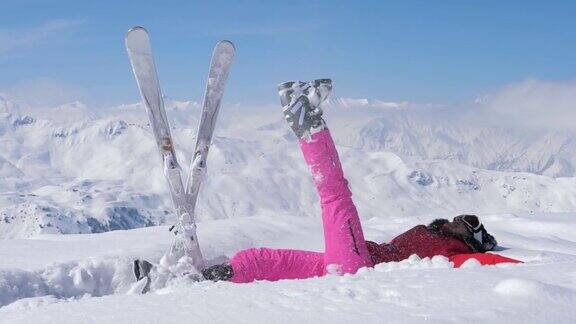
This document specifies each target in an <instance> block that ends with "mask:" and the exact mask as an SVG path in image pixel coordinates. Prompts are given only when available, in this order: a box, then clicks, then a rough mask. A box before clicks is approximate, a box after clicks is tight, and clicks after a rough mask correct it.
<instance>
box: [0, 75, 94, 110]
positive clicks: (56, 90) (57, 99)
mask: <svg viewBox="0 0 576 324" xmlns="http://www.w3.org/2000/svg"><path fill="white" fill-rule="evenodd" d="M0 92H2V93H5V94H6V95H7V96H8V98H10V99H12V100H15V101H16V102H17V103H18V104H20V105H23V106H25V107H50V106H57V105H62V104H65V103H69V102H73V101H78V100H79V101H86V100H87V99H88V97H89V96H88V94H87V92H86V91H85V90H84V89H82V88H80V87H78V86H75V85H71V84H67V83H64V82H61V81H58V80H55V79H52V78H35V79H30V80H26V81H22V82H20V83H18V84H16V85H14V86H12V87H9V88H4V89H0Z"/></svg>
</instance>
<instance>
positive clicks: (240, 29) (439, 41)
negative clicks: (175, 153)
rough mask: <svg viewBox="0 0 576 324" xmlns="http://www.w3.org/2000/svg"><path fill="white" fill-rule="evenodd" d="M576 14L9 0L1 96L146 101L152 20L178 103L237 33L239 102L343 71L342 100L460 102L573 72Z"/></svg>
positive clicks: (413, 6)
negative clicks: (137, 28) (143, 88)
mask: <svg viewBox="0 0 576 324" xmlns="http://www.w3.org/2000/svg"><path fill="white" fill-rule="evenodd" d="M574 17H576V1H527V0H524V1H500V0H495V1H491V0H485V1H475V0H467V1H466V0H461V1H451V0H444V1H442V0H436V1H432V0H427V1H426V0H422V1H412V0H405V1H311V0H309V1H299V0H291V1H216V0H212V1H145V0H140V1H78V0H74V1H67V0H63V1H38V0H37V1H29V0H19V1H11V0H5V1H2V10H1V11H0V92H2V91H4V92H8V93H9V92H10V91H13V92H19V93H20V94H22V93H31V96H33V94H32V93H33V92H35V91H36V90H37V92H38V93H40V94H43V96H46V97H47V98H46V100H48V101H49V100H56V101H57V100H68V99H69V98H71V97H74V96H78V97H80V99H83V100H86V101H88V102H90V103H93V104H102V105H104V104H115V103H127V102H134V101H137V100H138V99H139V98H138V92H137V89H136V85H135V82H134V80H133V76H132V74H131V71H130V66H129V63H128V59H127V56H126V53H125V50H124V44H123V37H124V34H125V32H126V31H127V30H128V29H129V28H130V27H131V26H133V25H142V26H145V27H146V28H147V29H148V30H149V31H150V33H151V37H152V42H153V48H154V51H155V55H156V61H157V64H158V70H159V75H160V81H161V82H162V88H163V90H164V93H166V94H167V95H168V96H170V97H173V98H176V99H192V100H199V99H200V98H201V97H202V92H203V88H204V84H205V78H206V73H207V68H208V62H209V59H210V53H211V51H212V47H213V45H214V44H215V43H216V42H217V41H218V40H220V39H230V40H232V41H234V42H235V44H236V47H237V50H238V53H237V57H236V62H235V66H234V68H233V70H232V72H231V78H230V83H229V87H228V91H227V93H226V100H227V101H229V102H240V103H247V104H264V103H271V102H276V100H277V99H276V93H275V85H276V84H277V83H279V82H281V81H284V80H287V79H313V78H319V77H331V78H333V79H334V85H335V93H336V95H338V96H345V97H355V98H360V97H366V98H377V99H384V100H409V101H420V102H435V103H453V102H459V101H466V100H470V99H471V98H473V97H474V96H477V95H479V94H482V93H485V92H489V91H493V90H494V89H498V88H500V87H502V86H504V85H506V84H509V83H513V82H519V81H522V80H525V79H527V78H536V79H540V80H550V81H562V80H574V79H575V76H576V60H575V59H574V55H575V54H574V53H576V48H575V47H576V42H575V40H576V37H575V36H576V19H574ZM36 88H43V90H42V89H36ZM59 94H60V97H59ZM50 96H53V97H54V98H52V99H50V98H48V97H50ZM38 100H42V98H40V99H38Z"/></svg>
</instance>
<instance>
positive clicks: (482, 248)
mask: <svg viewBox="0 0 576 324" xmlns="http://www.w3.org/2000/svg"><path fill="white" fill-rule="evenodd" d="M428 228H429V229H430V230H432V231H436V232H439V233H440V234H443V235H446V236H451V237H455V238H458V239H460V240H462V241H463V242H464V243H466V245H468V246H469V247H470V248H471V249H472V250H473V251H474V252H486V251H490V250H492V249H493V248H494V247H496V244H497V242H496V239H494V237H493V236H492V235H490V234H488V232H487V231H486V229H485V228H484V225H482V223H481V222H480V219H479V218H478V216H476V215H459V216H456V217H454V219H453V220H452V221H451V222H450V221H448V220H447V219H437V220H435V221H434V222H432V223H431V224H430V225H428Z"/></svg>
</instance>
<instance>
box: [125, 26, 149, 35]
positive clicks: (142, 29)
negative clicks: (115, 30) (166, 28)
mask: <svg viewBox="0 0 576 324" xmlns="http://www.w3.org/2000/svg"><path fill="white" fill-rule="evenodd" d="M136 32H144V33H146V34H148V31H147V30H146V28H144V27H142V26H134V27H132V28H130V29H128V32H127V33H126V36H128V35H130V34H133V33H136Z"/></svg>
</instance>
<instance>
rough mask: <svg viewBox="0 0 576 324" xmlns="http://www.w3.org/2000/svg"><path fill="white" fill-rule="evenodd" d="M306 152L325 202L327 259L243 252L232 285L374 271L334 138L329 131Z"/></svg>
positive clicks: (305, 145) (302, 145)
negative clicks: (371, 268) (333, 273)
mask: <svg viewBox="0 0 576 324" xmlns="http://www.w3.org/2000/svg"><path fill="white" fill-rule="evenodd" d="M300 148H301V149H302V153H303V154H304V159H305V160H306V163H307V164H308V166H309V167H310V170H311V172H312V178H313V179H314V184H315V186H316V190H317V191H318V195H319V196H320V203H321V205H322V224H323V226H324V253H319V252H310V251H301V250H289V249H269V248H252V249H247V250H243V251H240V252H238V253H236V255H234V256H233V257H232V259H230V265H231V266H232V268H233V269H234V276H233V277H232V279H231V281H233V282H237V283H242V282H252V281H254V280H268V281H276V280H281V279H304V278H310V277H315V276H322V275H325V274H326V273H327V272H328V271H330V272H331V273H332V272H335V273H340V274H343V273H355V272H356V271H357V270H358V269H359V268H361V267H366V266H373V264H372V260H371V258H370V255H369V254H368V250H367V248H366V242H365V241H364V234H363V232H362V226H361V224H360V219H359V218H358V212H357V211H356V206H354V202H353V201H352V193H351V192H350V189H349V188H348V181H346V179H345V178H344V173H343V171H342V166H341V165H340V160H339V159H338V152H337V151H336V147H335V146H334V142H333V140H332V137H331V135H330V132H329V131H328V129H325V130H323V131H321V132H318V133H316V134H314V135H312V140H311V141H310V142H306V141H305V140H300Z"/></svg>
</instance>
